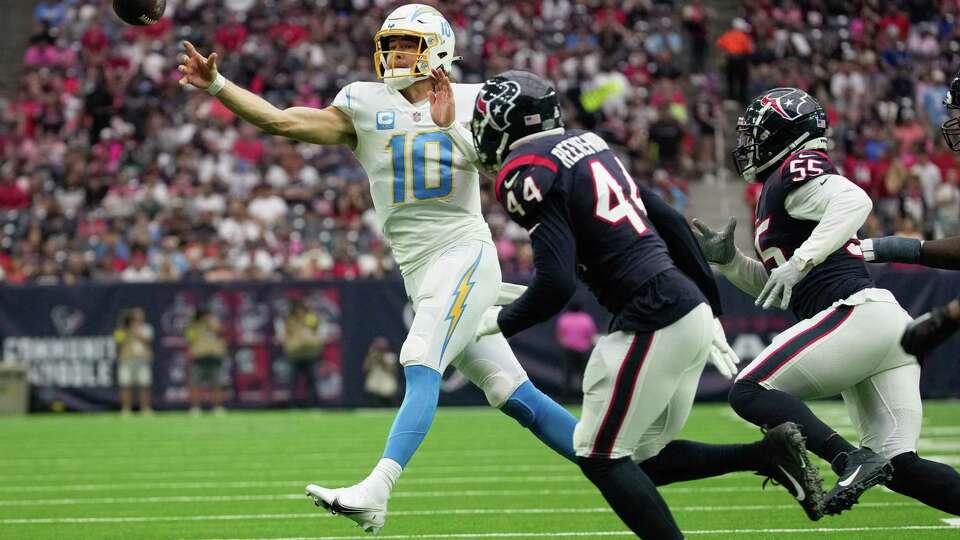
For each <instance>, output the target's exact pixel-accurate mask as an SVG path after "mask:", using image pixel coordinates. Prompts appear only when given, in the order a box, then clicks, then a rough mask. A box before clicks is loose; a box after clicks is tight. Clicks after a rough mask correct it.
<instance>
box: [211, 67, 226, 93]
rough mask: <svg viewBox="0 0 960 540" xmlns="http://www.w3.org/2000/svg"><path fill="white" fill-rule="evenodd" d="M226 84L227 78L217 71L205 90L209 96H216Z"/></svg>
mask: <svg viewBox="0 0 960 540" xmlns="http://www.w3.org/2000/svg"><path fill="white" fill-rule="evenodd" d="M226 84H227V79H226V78H225V77H224V76H223V75H221V74H219V73H217V77H216V78H215V79H213V82H212V83H210V86H208V87H207V89H206V92H207V93H208V94H210V95H211V96H216V95H217V94H219V93H220V91H221V90H223V87H224V86H226Z"/></svg>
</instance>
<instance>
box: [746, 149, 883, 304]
mask: <svg viewBox="0 0 960 540" xmlns="http://www.w3.org/2000/svg"><path fill="white" fill-rule="evenodd" d="M836 174H837V169H836V167H834V165H833V162H832V161H831V160H830V158H829V157H828V156H827V154H825V153H823V152H820V151H817V150H803V151H800V152H797V153H795V154H793V155H791V156H789V157H787V159H786V161H784V162H783V165H781V166H780V169H779V170H777V171H774V172H773V173H772V174H771V175H770V177H769V178H767V180H766V181H765V182H764V184H763V191H761V193H760V200H759V201H758V202H757V210H756V217H755V225H756V232H755V237H754V247H755V248H756V250H757V255H758V256H759V257H760V259H761V260H762V261H763V266H764V267H765V268H766V269H767V272H771V271H772V270H773V269H774V268H776V267H778V266H780V265H781V264H784V263H785V262H786V261H787V260H788V259H790V257H792V256H793V252H794V251H796V250H797V248H799V247H800V246H801V245H802V244H803V243H804V242H806V241H807V239H809V238H810V235H811V234H813V231H814V229H815V228H816V227H817V225H818V224H819V222H818V221H813V220H808V219H798V218H796V217H793V216H792V215H791V214H790V212H791V209H790V208H788V206H789V204H788V197H789V195H790V194H791V193H793V192H794V191H795V190H797V189H799V188H800V187H801V186H804V185H806V184H808V183H810V182H826V181H827V180H828V177H829V176H830V175H836ZM795 213H796V212H795ZM870 287H873V279H872V278H871V277H870V273H869V272H868V271H867V265H866V264H865V263H864V260H863V253H862V252H861V251H860V241H859V240H858V239H857V238H856V237H854V238H851V239H850V240H849V241H848V242H847V243H846V244H844V245H843V246H841V247H840V248H839V249H837V250H836V251H834V252H833V253H831V254H830V255H828V256H827V258H826V259H825V260H824V261H823V262H821V263H820V264H818V265H816V266H814V267H813V269H812V270H810V273H808V274H807V275H806V276H805V277H804V278H803V279H802V280H800V282H799V283H797V285H796V286H795V287H794V288H793V297H792V298H791V300H790V309H791V310H792V311H793V312H794V314H795V315H796V316H797V317H798V318H800V319H806V318H809V317H812V316H813V315H815V314H816V313H818V312H820V311H822V310H824V309H826V308H828V307H830V305H831V304H833V303H834V302H836V301H838V300H842V299H844V298H847V297H849V296H850V295H852V294H854V293H856V292H858V291H860V290H863V289H867V288H870Z"/></svg>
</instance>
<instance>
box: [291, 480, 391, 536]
mask: <svg viewBox="0 0 960 540" xmlns="http://www.w3.org/2000/svg"><path fill="white" fill-rule="evenodd" d="M307 496H308V497H310V498H311V499H313V504H315V505H316V506H320V507H323V508H324V509H326V510H328V511H329V512H330V513H331V514H333V515H341V516H344V517H347V518H350V519H352V520H353V521H355V522H356V523H357V526H358V527H360V528H361V529H363V532H365V533H370V534H377V533H379V532H380V529H382V528H383V522H384V521H385V520H386V517H387V503H386V502H378V501H377V500H376V499H375V498H374V497H372V496H371V495H370V494H369V493H368V492H367V489H366V488H365V487H364V486H362V485H361V484H356V485H353V486H350V487H348V488H339V489H329V488H325V487H320V486H318V485H315V484H310V485H308V486H307Z"/></svg>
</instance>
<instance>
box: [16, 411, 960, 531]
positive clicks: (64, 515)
mask: <svg viewBox="0 0 960 540" xmlns="http://www.w3.org/2000/svg"><path fill="white" fill-rule="evenodd" d="M816 409H817V412H818V413H820V414H821V416H822V417H823V418H824V419H825V420H827V421H828V422H829V423H831V424H833V425H834V426H835V427H838V428H839V429H840V430H841V432H842V433H844V434H845V435H847V436H850V435H852V433H851V431H850V425H849V421H848V420H847V419H846V416H845V414H844V409H843V406H842V404H840V403H835V402H831V403H824V404H819V405H818V406H817V407H816ZM392 417H393V412H392V411H364V410H361V411H356V412H313V411H309V412H232V413H230V414H228V415H226V416H223V417H216V416H212V415H209V416H202V417H199V418H193V417H189V416H187V415H186V414H184V413H163V414H158V415H157V416H155V417H152V418H141V417H132V418H120V417H119V416H116V415H112V414H111V415H108V414H87V415H61V416H56V415H40V416H32V417H21V418H6V419H0V538H2V539H5V540H6V539H14V538H16V539H20V538H23V539H31V540H34V539H35V540H41V539H57V540H61V539H83V538H105V539H124V540H129V539H150V538H165V539H212V538H237V539H240V538H243V539H246V538H290V539H292V538H316V539H335V538H355V537H362V536H364V535H363V534H362V533H361V532H360V530H359V529H357V528H355V527H354V526H353V523H352V522H350V521H348V520H347V519H344V518H342V517H331V516H328V515H327V514H325V513H324V512H321V511H320V510H318V509H316V508H314V506H313V504H312V503H310V501H309V500H308V499H307V497H305V496H304V494H303V487H304V485H305V484H307V483H309V482H314V483H320V484H326V485H334V486H337V485H346V484H351V483H354V482H356V481H357V480H359V479H361V478H362V477H363V476H364V475H365V474H366V472H367V471H368V469H369V468H370V467H371V466H372V465H373V464H374V463H375V462H376V460H377V459H378V457H379V453H380V450H381V448H382V445H383V441H384V437H385V435H386V432H387V430H388V429H389V426H390V421H391V419H392ZM757 436H758V431H757V430H756V429H754V428H752V427H751V426H748V425H746V424H744V423H743V422H742V421H741V420H739V419H737V418H736V417H735V416H734V414H733V413H732V411H730V410H729V408H727V407H726V406H720V405H703V406H698V407H697V408H696V409H695V410H694V413H693V416H692V417H691V419H690V422H689V424H688V426H687V429H686V430H685V432H684V437H686V438H693V439H699V440H703V441H715V442H732V441H738V440H748V439H753V438H755V437H757ZM920 448H921V452H922V453H923V454H925V455H927V456H930V457H932V458H934V459H938V460H941V461H944V462H946V463H949V464H951V465H952V466H954V467H957V466H960V403H957V402H952V403H951V402H940V403H932V402H931V403H927V405H926V416H925V425H924V435H923V438H922V439H921V442H920ZM825 479H826V482H827V483H828V487H829V485H832V484H833V482H834V481H835V477H834V476H833V475H832V474H826V472H825ZM760 484H761V480H760V478H758V477H756V476H753V475H750V474H737V475H731V476H727V477H722V478H716V479H710V480H704V481H699V482H691V483H686V484H675V485H671V486H667V487H665V488H663V493H664V494H665V497H666V499H667V501H668V502H669V504H670V506H671V508H672V509H673V512H674V515H675V517H676V519H677V521H678V522H679V524H680V526H681V527H682V528H683V530H684V531H685V532H686V534H687V535H688V537H690V538H718V539H720V538H723V539H735V538H750V539H754V538H756V539H760V538H776V539H782V538H817V537H819V538H822V539H830V540H833V539H875V538H884V539H904V538H910V539H927V538H937V539H939V538H954V539H956V538H960V523H958V522H957V520H952V523H953V524H954V525H953V526H951V521H947V520H950V518H951V516H949V515H947V514H944V513H942V512H938V511H935V510H931V509H928V508H926V507H924V506H922V505H920V504H918V503H915V502H914V501H912V500H910V499H907V498H904V497H902V496H900V495H897V494H895V493H891V492H889V491H886V490H885V489H883V488H878V489H874V490H872V491H871V492H869V493H868V494H867V495H866V496H865V497H864V498H863V499H862V502H861V504H860V505H858V506H857V507H856V508H855V510H854V511H853V512H849V513H846V514H844V515H843V516H842V517H834V518H826V519H823V520H821V521H819V522H817V523H811V522H809V521H807V519H806V518H805V516H804V514H803V512H802V511H801V510H800V508H799V506H797V505H796V504H795V503H794V502H793V500H792V499H791V498H790V496H789V495H787V494H786V492H785V491H783V490H782V488H779V487H771V486H768V488H767V490H766V491H762V490H761V489H760ZM629 537H631V534H630V533H629V532H628V531H626V529H625V528H624V527H623V526H622V525H621V523H620V522H619V520H618V519H617V518H616V516H615V515H614V514H613V513H612V512H610V511H609V510H608V508H607V506H606V504H605V503H604V501H603V499H602V498H601V497H600V495H599V494H598V493H597V492H596V491H595V490H594V489H593V487H592V486H591V485H590V484H589V483H588V482H587V481H586V480H585V479H583V478H582V477H581V475H580V473H579V470H578V469H577V468H575V467H574V466H573V465H571V464H569V463H567V462H566V461H564V460H563V459H562V458H559V457H557V456H556V455H554V454H552V453H551V452H550V451H549V450H547V449H546V448H545V447H543V446H541V444H540V443H539V442H538V441H537V440H536V439H534V438H533V437H532V436H530V435H529V434H528V433H527V432H526V431H525V430H523V429H522V428H520V427H519V426H518V425H516V424H515V423H514V422H513V421H512V420H511V419H509V418H507V417H506V416H504V415H502V414H500V413H498V412H496V411H493V410H489V409H484V408H470V409H441V410H440V411H439V413H438V415H437V419H436V421H435V423H434V426H433V429H432V430H431V432H430V434H429V435H428V437H427V440H426V442H425V443H424V445H423V447H422V448H421V449H420V451H419V452H418V454H417V455H416V456H415V457H414V459H413V461H412V462H411V464H410V466H409V467H408V468H407V470H406V472H405V473H404V475H403V477H402V478H401V479H400V482H399V484H398V486H397V489H396V491H395V492H394V495H393V498H392V499H391V502H390V514H389V515H388V518H387V523H386V527H385V528H384V529H383V531H382V532H381V534H380V536H379V538H389V539H393V538H396V539H406V538H438V539H442V538H450V539H474V538H476V539H483V538H497V539H504V538H629Z"/></svg>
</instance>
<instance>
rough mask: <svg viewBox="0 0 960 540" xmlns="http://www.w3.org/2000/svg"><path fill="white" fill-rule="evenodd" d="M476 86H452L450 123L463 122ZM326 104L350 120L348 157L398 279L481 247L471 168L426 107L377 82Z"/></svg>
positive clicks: (483, 229)
mask: <svg viewBox="0 0 960 540" xmlns="http://www.w3.org/2000/svg"><path fill="white" fill-rule="evenodd" d="M480 87H481V85H479V84H453V95H454V99H455V101H456V111H457V112H456V115H457V117H456V121H457V122H462V123H469V122H470V118H471V117H472V115H473V107H474V102H475V101H476V98H477V94H478V93H479V91H480ZM333 105H334V106H335V107H337V108H338V109H340V110H341V111H343V112H344V113H345V114H346V115H347V116H349V117H350V118H351V119H352V120H353V126H354V129H355V130H356V132H357V147H356V148H355V149H354V154H355V155H356V156H357V159H359V160H360V164H361V165H363V169H364V170H365V171H366V173H367V177H368V178H369V181H370V193H371V195H372V196H373V205H374V208H375V209H376V212H377V218H378V221H379V222H380V226H381V228H382V230H383V233H384V235H385V236H386V237H387V239H388V240H389V241H390V244H391V246H392V248H393V253H394V256H395V257H396V259H397V263H398V264H399V265H400V270H401V271H402V272H403V273H404V274H408V273H410V272H412V271H414V270H415V269H416V268H417V267H419V266H421V265H423V264H425V263H426V262H427V261H429V259H430V257H431V256H432V255H433V254H435V253H437V252H438V251H440V250H442V249H444V248H446V247H448V246H450V245H451V244H454V243H456V242H459V241H462V240H486V241H488V242H490V243H491V244H492V242H493V241H492V239H491V236H490V228H489V227H488V226H487V223H486V221H484V219H483V216H482V215H481V213H480V177H479V173H478V172H477V169H476V166H475V165H474V164H473V163H471V162H470V161H469V160H468V159H467V158H466V157H465V156H464V153H463V152H462V151H461V150H460V149H459V148H458V147H457V145H456V144H454V142H453V139H451V138H450V136H449V135H448V134H446V133H444V132H442V131H440V130H439V128H437V125H436V124H434V123H433V120H432V119H431V118H430V100H429V99H425V100H423V102H421V103H419V104H416V105H413V104H411V103H410V102H408V101H407V100H406V98H404V97H403V95H401V94H400V92H398V91H396V90H393V89H392V88H390V87H388V86H386V85H385V84H383V83H379V82H354V83H351V84H349V85H347V86H346V87H344V88H343V89H342V90H341V91H340V93H339V94H337V97H336V98H335V99H334V101H333Z"/></svg>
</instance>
